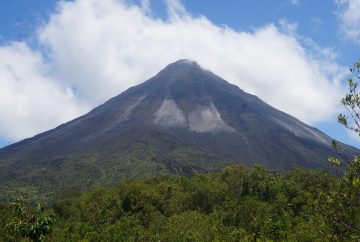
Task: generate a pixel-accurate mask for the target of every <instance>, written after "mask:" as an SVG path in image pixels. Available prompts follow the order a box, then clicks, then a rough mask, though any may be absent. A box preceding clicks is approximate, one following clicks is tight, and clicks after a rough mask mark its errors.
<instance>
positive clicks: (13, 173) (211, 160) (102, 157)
mask: <svg viewBox="0 0 360 242" xmlns="http://www.w3.org/2000/svg"><path fill="white" fill-rule="evenodd" d="M331 140H332V139H331V138H330V137H328V136H327V135H325V134H324V133H322V132H320V131H319V130H317V129H314V128H312V127H310V126H308V125H306V124H304V123H302V122H300V121H299V120H297V119H295V118H293V117H291V116H290V115H287V114H285V113H283V112H281V111H279V110H277V109H275V108H273V107H271V106H269V105H267V104H266V103H264V102H263V101H261V100H260V99H259V98H257V97H256V96H253V95H250V94H247V93H245V92H244V91H242V90H241V89H239V88H238V87H237V86H235V85H231V84H229V83H228V82H226V81H225V80H223V79H222V78H220V77H218V76H216V75H214V74H213V73H211V72H210V71H207V70H204V69H203V68H201V67H200V66H199V65H198V64H197V63H195V62H193V61H189V60H180V61H177V62H175V63H172V64H170V65H168V66H167V67H166V68H165V69H163V70H162V71H160V72H159V73H158V74H157V75H156V76H154V77H153V78H151V79H149V80H148V81H146V82H144V83H142V84H140V85H138V86H135V87H132V88H129V89H128V90H127V91H125V92H123V93H122V94H120V95H118V96H116V97H114V98H112V99H110V100H109V101H107V102H106V103H104V104H103V105H101V106H99V107H97V108H95V109H94V110H92V111H91V112H89V113H88V114H86V115H84V116H82V117H79V118H77V119H75V120H73V121H70V122H68V123H66V124H63V125H60V126H59V127H57V128H55V129H53V130H50V131H47V132H45V133H42V134H39V135H37V136H35V137H33V138H30V139H26V140H23V141H21V142H18V143H16V144H13V145H10V146H8V147H5V148H3V149H1V150H0V184H1V185H0V192H2V193H3V194H8V192H9V191H13V190H14V187H15V188H16V189H15V190H16V192H17V193H19V192H20V193H21V192H22V191H23V190H24V189H25V190H26V192H27V193H29V191H31V192H33V193H35V194H36V193H39V192H49V191H54V190H57V189H62V188H66V187H76V188H80V189H85V188H88V187H90V186H92V185H94V184H107V183H112V182H115V181H118V180H121V179H124V178H128V177H134V176H146V175H151V174H158V173H179V174H185V175H192V174H194V173H198V172H206V171H213V170H218V169H220V168H221V167H223V166H224V165H226V164H229V163H237V162H240V163H244V164H247V165H253V164H254V163H261V164H264V165H265V166H266V167H268V168H270V169H276V170H284V169H290V168H291V167H294V166H303V167H308V168H317V169H332V168H331V167H330V166H329V164H328V163H327V161H326V160H327V156H328V155H329V154H331V153H333V149H332V148H331V146H330V143H331ZM342 148H343V149H344V150H346V151H345V152H346V154H347V155H349V156H352V155H353V154H355V153H356V152H358V150H357V149H355V148H353V147H350V146H346V145H342ZM10 188H11V189H10Z"/></svg>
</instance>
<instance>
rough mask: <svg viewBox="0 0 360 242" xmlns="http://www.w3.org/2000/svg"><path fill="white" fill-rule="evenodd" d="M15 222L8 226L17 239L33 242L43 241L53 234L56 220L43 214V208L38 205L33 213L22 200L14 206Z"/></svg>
mask: <svg viewBox="0 0 360 242" xmlns="http://www.w3.org/2000/svg"><path fill="white" fill-rule="evenodd" d="M12 208H13V216H14V217H13V220H12V221H11V222H10V223H9V224H8V225H7V228H8V230H9V232H10V234H11V235H13V236H14V237H15V238H19V237H23V238H27V239H30V240H32V241H36V242H37V241H43V239H44V238H45V235H47V234H49V233H50V232H51V228H52V225H53V224H54V222H55V219H54V217H53V216H52V215H48V214H43V213H42V212H43V210H44V209H43V207H42V206H41V205H40V204H38V206H37V207H36V209H35V210H34V211H32V210H31V209H29V208H27V207H26V204H25V201H24V200H23V199H22V198H21V199H19V200H17V201H16V202H14V203H13V204H12Z"/></svg>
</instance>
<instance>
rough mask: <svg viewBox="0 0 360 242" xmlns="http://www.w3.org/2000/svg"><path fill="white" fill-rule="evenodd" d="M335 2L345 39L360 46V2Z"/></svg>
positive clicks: (338, 0)
mask: <svg viewBox="0 0 360 242" xmlns="http://www.w3.org/2000/svg"><path fill="white" fill-rule="evenodd" d="M335 2H336V4H337V6H338V12H337V15H338V17H339V18H340V21H341V30H342V31H343V33H344V34H345V37H346V38H348V39H350V40H353V41H355V42H356V43H358V44H360V0H335Z"/></svg>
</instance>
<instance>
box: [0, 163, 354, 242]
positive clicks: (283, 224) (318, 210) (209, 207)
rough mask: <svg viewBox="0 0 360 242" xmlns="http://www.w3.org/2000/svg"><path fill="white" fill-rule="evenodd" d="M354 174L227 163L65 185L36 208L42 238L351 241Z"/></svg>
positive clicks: (9, 217) (0, 226) (3, 231)
mask: <svg viewBox="0 0 360 242" xmlns="http://www.w3.org/2000/svg"><path fill="white" fill-rule="evenodd" d="M359 178H360V162H354V163H352V164H351V165H349V166H348V169H347V171H346V175H345V176H344V177H342V178H336V177H334V176H333V175H331V174H329V173H326V172H319V171H310V170H303V169H294V170H292V171H290V172H287V173H284V174H281V173H274V172H269V171H266V170H265V169H263V168H261V167H255V168H252V169H250V168H246V167H244V166H239V165H235V166H229V167H227V168H225V169H224V170H223V171H222V172H219V173H214V174H203V175H197V176H194V177H191V178H188V177H183V176H169V175H167V176H161V177H156V178H150V179H146V180H140V179H134V180H129V181H124V182H122V183H120V184H118V185H116V186H111V187H97V188H94V189H93V190H91V191H90V192H86V193H78V192H72V191H67V192H64V193H62V194H58V196H57V197H55V198H54V202H53V204H52V206H51V207H49V208H48V209H47V210H46V211H44V212H43V213H46V214H49V213H52V214H53V215H54V216H55V221H56V223H55V224H54V225H53V228H52V233H51V234H50V235H48V237H47V240H49V241H211V240H217V241H239V240H241V241H269V240H270V241H271V240H272V241H358V240H359V239H360V201H359V197H360V181H359ZM0 209H2V210H1V214H2V216H0V217H1V218H0V241H8V240H10V241H11V239H13V240H15V239H16V238H17V237H16V236H20V235H16V234H12V235H11V233H10V231H9V229H8V226H6V224H9V223H11V222H13V221H14V215H13V214H12V213H11V212H10V211H11V210H10V209H9V208H8V207H5V206H3V207H2V208H0ZM39 217H41V215H39ZM15 220H16V218H15Z"/></svg>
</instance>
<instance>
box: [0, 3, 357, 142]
mask: <svg viewBox="0 0 360 242" xmlns="http://www.w3.org/2000/svg"><path fill="white" fill-rule="evenodd" d="M0 16H1V17H0V147H3V146H6V145H9V144H11V143H14V142H17V141H20V140H22V139H24V138H28V137H32V136H34V135H36V134H38V133H40V132H44V131H46V130H48V129H51V128H55V127H56V126H58V125H60V124H62V123H64V122H66V121H69V120H71V119H73V118H76V117H78V116H80V115H83V114H85V113H87V112H88V111H90V110H91V109H92V108H94V107H96V106H98V105H100V104H102V103H103V102H105V101H106V100H108V99H109V98H111V97H113V96H115V95H118V94H120V93H121V92H122V91H124V90H126V89H127V88H129V87H131V86H133V85H136V84H139V83H141V82H143V81H145V80H147V79H148V78H150V77H151V76H153V75H155V74H156V73H157V72H158V71H160V70H161V69H162V68H164V67H165V66H166V65H167V64H169V63H171V62H174V61H176V60H178V59H183V58H187V59H192V60H195V61H197V62H198V63H199V64H200V65H201V66H202V67H204V68H206V69H209V70H211V71H212V72H214V73H215V74H218V75H219V76H221V77H223V78H225V79H226V80H227V81H229V82H231V83H233V84H235V85H238V86H239V87H240V88H241V89H243V90H244V91H246V92H249V93H251V94H254V95H257V96H258V97H259V98H261V99H262V100H264V101H265V102H267V103H269V104H270V105H272V106H274V107H276V108H278V109H280V110H282V111H284V112H287V113H289V114H291V115H293V116H294V117H296V118H298V119H300V120H301V121H303V122H305V123H307V124H309V125H311V126H314V127H316V128H318V129H319V130H321V131H323V132H325V133H327V134H328V135H330V136H331V137H333V138H335V139H338V140H340V141H342V142H345V143H348V144H351V145H354V146H357V147H360V143H359V141H358V137H356V135H354V134H352V133H351V132H348V131H346V130H345V129H344V128H343V127H341V126H340V125H339V124H338V123H337V115H338V114H339V113H340V112H344V109H343V108H342V107H341V105H340V99H341V97H342V96H344V94H345V93H346V79H347V78H348V77H349V71H348V69H349V66H351V65H352V64H353V63H354V62H355V61H357V60H358V59H359V58H360V56H359V54H360V53H359V47H360V0H324V1H311V0H267V1H263V0H262V1H260V0H242V1H238V0H227V1H220V0H212V1H200V0H182V1H180V0H73V1H56V0H46V1H44V0H27V1H22V0H1V1H0Z"/></svg>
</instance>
